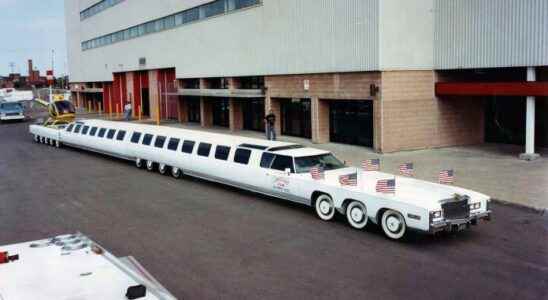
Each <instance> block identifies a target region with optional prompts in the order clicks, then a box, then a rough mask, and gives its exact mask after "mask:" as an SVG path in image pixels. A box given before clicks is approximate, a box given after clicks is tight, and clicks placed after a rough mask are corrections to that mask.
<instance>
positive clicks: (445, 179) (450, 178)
mask: <svg viewBox="0 0 548 300" xmlns="http://www.w3.org/2000/svg"><path fill="white" fill-rule="evenodd" d="M438 180H439V183H442V184H453V183H454V182H455V172H454V171H453V170H443V171H441V172H440V174H439V178H438Z"/></svg>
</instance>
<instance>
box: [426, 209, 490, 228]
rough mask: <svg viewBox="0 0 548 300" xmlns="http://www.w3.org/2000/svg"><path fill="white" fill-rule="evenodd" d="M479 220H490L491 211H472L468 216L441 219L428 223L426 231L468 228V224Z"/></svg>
mask: <svg viewBox="0 0 548 300" xmlns="http://www.w3.org/2000/svg"><path fill="white" fill-rule="evenodd" d="M479 220H485V221H490V220H491V211H490V210H488V211H485V212H480V213H472V214H470V216H469V217H468V218H465V219H455V220H441V221H436V222H432V223H430V229H429V230H428V232H430V233H436V232H440V231H462V230H465V229H468V228H470V225H477V224H478V221H479Z"/></svg>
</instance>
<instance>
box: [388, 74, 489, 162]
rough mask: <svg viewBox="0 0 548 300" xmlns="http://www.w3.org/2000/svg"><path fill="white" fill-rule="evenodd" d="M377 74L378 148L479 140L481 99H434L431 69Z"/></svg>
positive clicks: (396, 149)
mask: <svg viewBox="0 0 548 300" xmlns="http://www.w3.org/2000/svg"><path fill="white" fill-rule="evenodd" d="M381 78H382V84H381V98H382V100H381V101H382V103H381V104H380V110H381V111H382V113H381V120H380V122H381V127H382V128H381V129H380V130H381V137H380V140H379V143H380V147H379V150H380V151H382V152H394V151H400V150H412V149H423V148H431V147H443V146H454V145H467V144H477V143H482V142H483V140H484V136H483V128H484V126H483V102H482V100H481V99H474V98H456V99H451V98H446V99H437V98H436V97H435V92H434V82H435V81H436V74H435V72H434V71H388V72H383V73H382V75H381Z"/></svg>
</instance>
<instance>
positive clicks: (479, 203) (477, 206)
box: [470, 202, 481, 210]
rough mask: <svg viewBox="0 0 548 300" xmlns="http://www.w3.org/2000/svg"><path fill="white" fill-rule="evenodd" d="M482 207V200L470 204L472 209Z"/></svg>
mask: <svg viewBox="0 0 548 300" xmlns="http://www.w3.org/2000/svg"><path fill="white" fill-rule="evenodd" d="M480 208H481V202H478V203H472V204H470V210H476V209H480Z"/></svg>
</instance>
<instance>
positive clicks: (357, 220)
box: [346, 201, 368, 229]
mask: <svg viewBox="0 0 548 300" xmlns="http://www.w3.org/2000/svg"><path fill="white" fill-rule="evenodd" d="M346 219H347V220H348V224H350V226H352V227H353V228H355V229H363V228H364V227H365V225H367V219H368V217H367V209H366V208H365V205H363V204H362V203H361V202H358V201H352V202H351V203H350V204H348V207H346Z"/></svg>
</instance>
